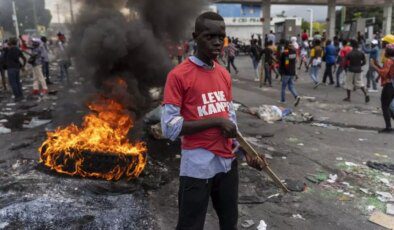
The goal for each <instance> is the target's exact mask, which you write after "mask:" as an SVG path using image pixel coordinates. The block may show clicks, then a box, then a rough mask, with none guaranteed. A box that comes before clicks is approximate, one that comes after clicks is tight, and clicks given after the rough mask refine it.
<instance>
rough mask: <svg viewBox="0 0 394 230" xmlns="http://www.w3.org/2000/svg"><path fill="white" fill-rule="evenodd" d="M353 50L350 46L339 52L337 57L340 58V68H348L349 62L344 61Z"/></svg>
mask: <svg viewBox="0 0 394 230" xmlns="http://www.w3.org/2000/svg"><path fill="white" fill-rule="evenodd" d="M352 50H353V48H352V47H351V46H344V47H342V49H341V50H340V51H339V56H340V57H341V58H342V61H341V66H342V67H348V66H349V61H347V62H346V61H345V58H346V56H347V55H348V54H349V53H350V52H352Z"/></svg>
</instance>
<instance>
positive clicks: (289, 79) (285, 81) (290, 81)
mask: <svg viewBox="0 0 394 230" xmlns="http://www.w3.org/2000/svg"><path fill="white" fill-rule="evenodd" d="M294 78H295V76H289V75H283V78H282V92H281V99H280V100H281V102H285V101H286V98H285V96H286V87H287V86H288V87H289V90H290V92H291V94H293V96H294V97H295V98H296V97H298V94H297V91H296V89H295V86H294Z"/></svg>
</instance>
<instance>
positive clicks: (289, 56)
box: [279, 41, 301, 106]
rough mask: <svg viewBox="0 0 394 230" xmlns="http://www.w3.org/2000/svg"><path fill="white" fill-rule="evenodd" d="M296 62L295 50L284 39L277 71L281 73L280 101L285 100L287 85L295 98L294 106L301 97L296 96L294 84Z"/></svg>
mask: <svg viewBox="0 0 394 230" xmlns="http://www.w3.org/2000/svg"><path fill="white" fill-rule="evenodd" d="M296 62H297V52H296V51H295V49H294V47H293V46H292V45H291V44H290V42H289V41H286V43H285V47H284V51H283V52H282V54H281V55H280V58H279V71H280V73H281V75H282V93H281V102H285V95H286V87H287V86H289V90H290V92H291V94H293V96H294V98H295V99H296V100H295V102H294V106H297V105H298V103H300V99H301V97H299V96H298V94H297V91H296V89H295V86H294V78H295V75H296Z"/></svg>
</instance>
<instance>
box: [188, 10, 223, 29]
mask: <svg viewBox="0 0 394 230" xmlns="http://www.w3.org/2000/svg"><path fill="white" fill-rule="evenodd" d="M207 19H208V20H214V21H222V22H224V19H223V17H222V16H220V15H219V14H217V13H215V12H211V11H209V12H205V13H202V14H200V16H198V17H197V19H196V23H195V27H194V31H195V32H201V31H202V30H204V29H205V28H204V20H207Z"/></svg>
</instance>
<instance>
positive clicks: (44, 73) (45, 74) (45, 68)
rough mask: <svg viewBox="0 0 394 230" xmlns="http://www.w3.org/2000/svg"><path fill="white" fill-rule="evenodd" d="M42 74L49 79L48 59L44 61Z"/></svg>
mask: <svg viewBox="0 0 394 230" xmlns="http://www.w3.org/2000/svg"><path fill="white" fill-rule="evenodd" d="M42 74H43V75H44V77H45V79H46V80H47V81H49V62H47V61H43V62H42Z"/></svg>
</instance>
